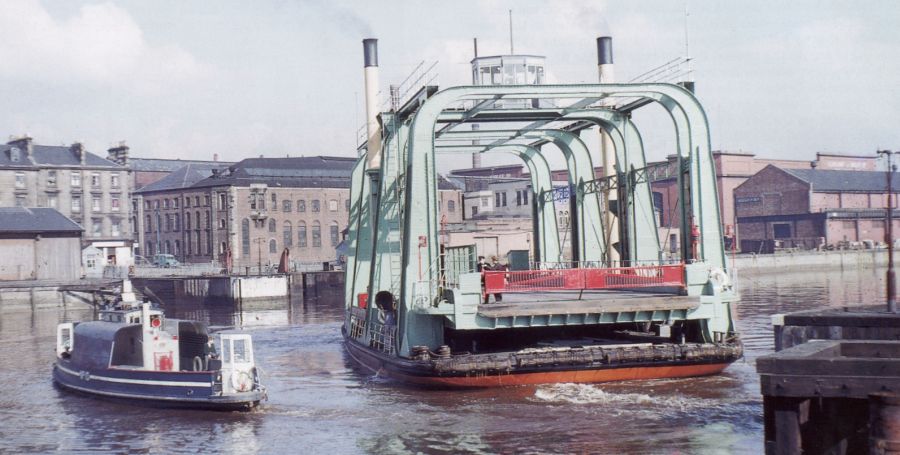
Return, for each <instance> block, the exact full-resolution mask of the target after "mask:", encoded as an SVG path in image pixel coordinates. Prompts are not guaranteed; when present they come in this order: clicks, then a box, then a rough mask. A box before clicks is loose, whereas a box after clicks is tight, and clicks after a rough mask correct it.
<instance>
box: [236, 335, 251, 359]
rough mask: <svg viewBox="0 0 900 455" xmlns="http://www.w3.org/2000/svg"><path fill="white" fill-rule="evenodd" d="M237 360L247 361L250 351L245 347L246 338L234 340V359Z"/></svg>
mask: <svg viewBox="0 0 900 455" xmlns="http://www.w3.org/2000/svg"><path fill="white" fill-rule="evenodd" d="M233 361H234V362H235V363H237V362H249V361H250V352H249V350H248V349H247V340H241V339H238V340H234V360H233Z"/></svg>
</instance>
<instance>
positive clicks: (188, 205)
mask: <svg viewBox="0 0 900 455" xmlns="http://www.w3.org/2000/svg"><path fill="white" fill-rule="evenodd" d="M190 206H191V198H190V197H186V198H184V208H188V207H190Z"/></svg>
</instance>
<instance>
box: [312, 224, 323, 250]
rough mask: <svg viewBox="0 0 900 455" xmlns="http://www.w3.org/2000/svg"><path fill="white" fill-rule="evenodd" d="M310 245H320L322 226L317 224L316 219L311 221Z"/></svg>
mask: <svg viewBox="0 0 900 455" xmlns="http://www.w3.org/2000/svg"><path fill="white" fill-rule="evenodd" d="M312 246H313V247H319V246H322V226H319V222H318V221H313V226H312Z"/></svg>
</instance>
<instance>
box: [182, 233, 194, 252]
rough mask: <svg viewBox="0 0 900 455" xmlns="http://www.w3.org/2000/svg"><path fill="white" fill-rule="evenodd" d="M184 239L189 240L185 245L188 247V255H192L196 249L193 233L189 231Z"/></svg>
mask: <svg viewBox="0 0 900 455" xmlns="http://www.w3.org/2000/svg"><path fill="white" fill-rule="evenodd" d="M184 240H185V241H186V242H187V243H186V244H185V247H186V248H187V255H188V256H190V255H192V254H193V251H194V246H193V245H194V242H193V240H191V234H190V233H187V234H186V235H185V238H184Z"/></svg>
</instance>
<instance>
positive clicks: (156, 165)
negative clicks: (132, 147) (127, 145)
mask: <svg viewBox="0 0 900 455" xmlns="http://www.w3.org/2000/svg"><path fill="white" fill-rule="evenodd" d="M188 164H193V165H198V166H210V167H225V166H229V165H231V164H234V163H232V162H226V161H202V160H172V159H160V158H129V159H128V166H129V167H131V169H132V170H134V171H145V172H175V171H177V170H178V169H181V168H183V167H184V166H186V165H188Z"/></svg>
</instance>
